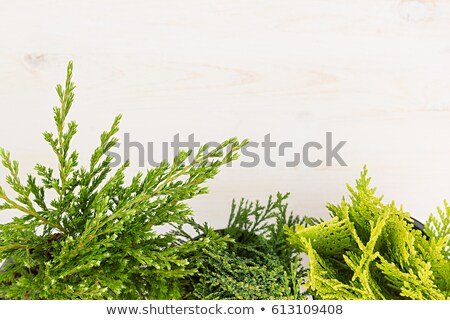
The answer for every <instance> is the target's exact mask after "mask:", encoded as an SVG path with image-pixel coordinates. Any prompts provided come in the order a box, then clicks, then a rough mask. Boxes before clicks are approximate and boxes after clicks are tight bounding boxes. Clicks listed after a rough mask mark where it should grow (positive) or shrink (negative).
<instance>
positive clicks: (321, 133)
mask: <svg viewBox="0 0 450 320" xmlns="http://www.w3.org/2000/svg"><path fill="white" fill-rule="evenodd" d="M69 59H73V60H74V61H75V73H74V78H75V81H76V83H77V96H76V103H75V107H74V110H73V114H72V117H73V118H75V119H77V121H78V122H79V124H80V133H79V135H78V137H77V139H76V140H75V143H76V144H77V147H78V148H79V149H80V151H81V153H82V154H84V155H85V156H86V155H87V154H89V152H90V151H91V150H92V149H93V148H94V147H95V144H96V141H97V136H98V134H99V133H100V131H102V130H103V129H104V128H107V127H108V126H109V125H110V123H111V121H112V119H113V117H114V115H115V114H117V113H122V114H123V116H124V121H123V123H122V132H130V133H131V137H132V139H134V140H138V141H142V142H147V141H155V142H157V143H158V142H162V141H171V139H172V137H173V135H174V134H176V133H180V135H181V136H182V137H183V136H184V137H187V135H188V134H190V133H195V136H196V138H197V139H198V140H200V141H202V142H208V141H210V140H215V141H219V140H222V139H225V138H227V137H230V136H238V137H241V138H250V139H252V140H254V141H258V142H260V141H262V139H263V137H264V135H265V134H267V133H271V136H272V139H273V140H274V141H277V142H283V141H291V142H293V143H294V146H298V147H301V146H302V145H303V144H304V143H305V142H307V141H311V140H317V141H319V142H323V141H324V137H325V132H327V131H331V132H333V135H334V137H335V139H337V140H346V141H348V142H347V144H346V146H345V147H344V148H343V151H342V156H343V158H344V159H345V160H346V162H347V164H348V167H340V166H333V167H325V166H321V167H319V168H306V167H304V166H299V167H296V168H287V167H286V166H285V165H284V163H283V162H279V163H278V166H277V167H276V168H269V167H267V166H265V165H263V164H260V165H259V166H258V167H256V168H251V169H249V168H240V167H237V166H235V167H232V168H227V169H225V170H223V172H222V173H221V174H220V176H219V177H218V178H217V179H216V180H214V181H213V182H212V183H210V185H211V193H210V194H209V195H207V196H203V197H200V198H198V199H196V200H195V201H192V205H193V207H194V208H195V209H196V211H197V214H198V216H199V218H200V219H205V220H206V219H208V220H210V221H213V222H214V223H215V224H216V225H217V226H218V227H221V226H223V224H224V223H225V222H226V217H227V214H228V212H229V207H230V203H231V200H232V199H233V198H235V197H236V198H239V197H241V196H245V197H249V198H251V199H257V198H260V199H265V198H266V197H267V195H269V194H272V193H275V192H276V191H283V192H287V191H290V192H291V198H290V203H291V208H292V209H293V210H294V211H295V212H297V213H308V214H312V215H318V216H323V217H324V216H326V209H325V204H326V202H327V201H331V202H335V201H339V200H340V197H341V196H342V195H343V194H345V193H346V191H345V183H347V182H352V181H353V180H354V179H355V178H356V177H357V175H358V172H359V171H360V170H361V168H362V166H363V165H364V164H367V165H368V167H369V170H370V174H371V175H372V176H374V180H373V181H374V184H375V185H377V187H378V190H379V192H380V193H383V194H385V195H386V198H387V199H389V200H390V199H396V201H397V202H399V203H402V204H404V206H405V208H406V209H408V210H410V211H411V212H413V214H414V215H415V216H416V217H418V218H420V219H425V218H426V217H427V216H428V214H429V213H430V212H431V211H433V210H434V208H435V206H437V205H440V204H441V203H442V200H443V199H444V198H448V199H450V185H449V181H450V168H449V165H448V162H449V157H450V144H449V143H448V140H449V138H450V125H449V124H450V1H444V0H435V1H431V0H429V1H418V0H404V1H398V0H396V1H394V0H389V1H388V0H377V1H373V0H361V1H340V0H336V1H325V0H314V1H312V0H309V1H306V0H285V1H267V0H251V1H240V0H227V1H209V0H203V1H200V0H164V1H161V0H158V1H153V0H151V1H149V0H145V1H144V0H140V1H132V2H125V1H112V0H107V1H106V0H96V1H89V2H85V3H83V2H81V1H72V0H70V1H68V0H66V1H50V0H45V1H23V0H16V1H3V0H2V1H0V84H1V85H0V112H1V118H2V125H1V126H0V145H1V146H3V147H5V148H7V149H9V150H10V151H11V152H12V154H13V156H14V157H15V158H16V159H19V160H20V162H21V165H22V172H27V171H29V170H31V169H32V167H33V166H34V163H35V162H37V161H38V162H42V163H54V160H53V159H51V158H50V156H49V154H50V153H49V149H48V148H47V147H46V146H45V144H44V143H43V141H42V139H41V138H40V133H41V132H42V131H44V130H48V129H49V127H50V126H51V107H52V106H53V105H54V104H55V103H57V99H56V95H55V93H54V90H52V88H53V87H54V86H55V84H56V83H59V82H61V81H62V80H63V79H64V69H65V66H66V64H67V61H68V60H69ZM93 137H95V139H93ZM83 159H84V160H86V157H85V158H83ZM135 164H136V163H135ZM138 169H139V168H137V166H136V165H135V166H134V167H133V168H132V170H131V171H133V172H135V171H137V170H138ZM0 175H2V176H3V175H4V172H3V171H1V173H0ZM9 216H10V213H6V214H3V213H2V215H1V216H0V221H5V219H7V218H9Z"/></svg>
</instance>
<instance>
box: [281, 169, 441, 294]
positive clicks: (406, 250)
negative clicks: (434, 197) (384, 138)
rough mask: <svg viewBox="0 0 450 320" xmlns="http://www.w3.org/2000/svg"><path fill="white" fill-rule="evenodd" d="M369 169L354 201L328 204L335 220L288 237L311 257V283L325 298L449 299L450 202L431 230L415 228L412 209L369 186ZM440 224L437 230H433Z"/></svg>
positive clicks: (298, 229)
mask: <svg viewBox="0 0 450 320" xmlns="http://www.w3.org/2000/svg"><path fill="white" fill-rule="evenodd" d="M369 182H370V178H368V177H367V169H366V168H364V171H363V172H362V173H361V177H360V179H359V180H357V182H356V188H355V189H353V188H351V187H348V189H349V191H350V202H349V203H348V202H347V201H345V199H343V200H342V203H341V204H340V205H328V208H329V210H330V211H331V215H332V217H333V218H332V219H331V220H329V221H326V222H323V223H321V224H318V225H315V226H311V227H305V226H300V225H298V226H297V227H296V228H295V230H292V228H286V233H287V235H288V240H289V241H290V243H291V244H292V245H293V246H294V247H295V248H297V249H298V250H300V251H303V252H306V253H307V254H308V256H309V259H310V263H309V267H310V270H309V272H308V278H309V282H308V283H307V286H308V287H309V289H310V290H311V292H312V294H313V295H314V296H315V297H317V298H320V299H446V298H448V297H450V261H449V260H448V235H449V232H448V231H449V229H448V221H449V216H448V207H447V206H446V209H447V211H446V212H447V215H446V216H445V215H444V214H443V213H442V214H441V219H442V221H443V222H442V223H441V224H439V223H438V222H437V220H435V219H434V218H432V219H431V221H432V222H431V223H430V224H429V227H428V228H427V231H429V230H435V234H428V235H429V238H427V236H425V235H424V234H423V233H422V232H421V231H419V230H416V229H414V227H413V225H412V223H411V222H410V217H409V214H408V213H406V212H404V211H403V210H402V208H397V207H396V206H395V204H394V203H390V204H384V203H383V202H382V197H377V196H375V189H374V188H370V187H369ZM431 228H434V229H431Z"/></svg>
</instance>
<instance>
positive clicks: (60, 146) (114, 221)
mask: <svg viewBox="0 0 450 320" xmlns="http://www.w3.org/2000/svg"><path fill="white" fill-rule="evenodd" d="M71 77H72V63H70V64H69V66H68V70H67V80H66V83H65V85H64V86H61V85H59V86H57V93H58V95H59V99H60V107H55V108H54V120H55V124H56V133H50V132H45V133H44V138H45V140H46V141H47V142H48V143H49V144H50V146H51V148H52V150H53V152H54V153H55V155H56V157H57V159H58V169H57V170H53V169H52V168H48V167H46V166H44V165H40V164H38V165H36V168H35V169H36V174H37V175H36V176H34V175H28V176H27V178H26V180H25V181H22V180H21V179H20V177H19V166H18V163H17V161H13V160H11V158H10V154H9V152H7V151H5V150H3V149H0V156H1V159H2V163H3V166H4V167H5V168H6V169H7V170H8V172H9V175H8V177H7V183H8V184H9V185H10V187H11V188H12V189H13V191H14V192H15V193H16V194H17V196H16V197H15V198H12V197H10V196H8V195H7V194H6V192H5V191H4V189H2V188H0V199H2V200H3V203H1V207H0V208H1V209H15V210H16V211H19V212H21V213H22V215H21V216H19V217H16V218H14V219H13V220H12V221H11V222H9V223H6V224H3V225H0V261H1V260H3V259H5V260H8V263H6V264H5V266H4V267H3V270H2V272H0V298H10V299H172V298H180V297H181V296H182V295H183V292H182V288H181V282H180V279H181V278H183V277H186V276H188V275H192V274H193V273H194V272H195V269H194V267H195V266H191V265H189V264H188V261H187V260H186V259H185V258H184V257H185V256H187V255H188V253H189V252H191V251H195V250H197V249H198V248H197V247H196V245H195V244H192V243H184V244H182V245H178V246H176V245H175V237H174V235H173V234H172V233H158V232H156V229H155V228H156V227H159V226H165V225H169V224H172V223H181V222H182V221H183V220H184V219H185V218H186V217H187V216H189V215H191V213H192V212H191V209H190V208H189V207H188V206H187V204H186V203H185V202H184V200H187V199H191V198H192V197H194V196H196V195H199V194H203V193H205V192H207V188H206V187H204V186H202V184H203V182H205V181H206V180H207V179H211V178H213V177H214V176H215V175H216V174H217V173H218V171H219V167H220V166H222V165H224V164H226V163H229V162H230V161H232V160H233V159H236V157H237V151H238V150H239V149H240V148H241V147H242V145H243V143H245V142H243V143H239V142H238V141H237V140H236V139H230V140H227V141H225V142H224V143H222V144H221V145H220V146H219V147H217V148H215V149H213V150H212V151H209V152H207V151H208V148H207V146H204V147H202V148H200V150H199V152H198V153H197V154H196V155H195V157H194V160H193V161H191V162H190V163H187V161H186V159H187V158H188V156H189V154H190V152H189V151H181V152H180V153H179V155H178V156H177V157H176V158H175V159H174V161H173V163H167V162H164V163H162V164H161V165H160V166H159V167H156V168H154V169H151V170H148V171H147V172H146V173H139V174H137V175H136V176H135V177H134V178H133V179H132V181H131V183H130V184H128V185H126V184H125V182H124V172H125V169H126V168H127V166H128V163H125V164H123V165H122V166H121V167H120V168H118V169H117V170H113V169H112V168H111V166H110V164H111V162H112V160H113V159H112V157H110V156H107V155H106V154H107V152H108V150H110V149H111V148H112V147H113V146H114V145H115V144H116V142H117V139H116V138H115V137H114V136H115V134H116V133H117V131H118V125H119V121H120V116H119V117H117V118H116V119H115V120H114V122H113V124H112V126H111V128H110V129H109V130H108V131H105V132H104V133H102V135H101V137H100V144H99V146H98V147H97V148H96V149H95V150H94V152H93V154H92V156H91V159H90V163H89V165H88V166H87V167H83V166H81V165H80V164H79V163H78V153H77V152H76V151H73V150H71V148H70V142H71V140H72V138H73V136H74V135H75V133H76V132H77V125H76V123H75V122H67V116H68V113H69V111H70V108H71V106H72V102H73V98H74V88H75V86H74V84H73V82H72V81H71ZM225 150H226V152H224V151H225Z"/></svg>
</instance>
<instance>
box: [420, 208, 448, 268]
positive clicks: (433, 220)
mask: <svg viewBox="0 0 450 320" xmlns="http://www.w3.org/2000/svg"><path fill="white" fill-rule="evenodd" d="M437 211H438V217H435V216H434V215H432V214H431V215H430V217H429V218H428V221H427V222H426V223H425V232H426V233H427V235H429V236H430V237H431V238H433V239H434V240H435V241H444V242H445V247H444V250H443V253H444V255H445V257H446V258H447V260H448V259H450V206H449V205H448V203H447V201H445V202H444V210H442V209H441V208H439V207H438V208H437Z"/></svg>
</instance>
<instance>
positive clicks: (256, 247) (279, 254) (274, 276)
mask: <svg viewBox="0 0 450 320" xmlns="http://www.w3.org/2000/svg"><path fill="white" fill-rule="evenodd" d="M287 197H288V194H285V195H282V194H277V196H276V198H275V200H274V199H272V197H270V198H269V200H268V202H267V204H266V205H265V206H264V205H261V204H260V203H259V202H258V201H257V202H255V203H253V202H249V201H244V200H241V201H240V203H239V204H236V203H235V202H234V201H233V205H232V210H231V215H230V219H229V223H228V226H227V228H225V229H224V230H222V231H214V230H212V229H211V228H209V227H208V225H203V226H201V225H198V224H196V223H195V222H194V221H192V220H191V221H190V224H191V225H192V226H194V228H195V229H196V231H197V233H198V234H199V235H200V236H199V240H198V241H197V242H201V243H203V244H204V246H203V247H202V248H201V250H199V251H198V252H195V253H192V254H191V255H190V256H189V261H192V263H193V264H195V265H196V267H197V269H198V273H196V274H194V275H193V276H191V277H190V278H189V279H190V281H189V282H188V283H187V284H186V285H187V288H188V289H187V290H186V291H187V292H188V293H189V294H188V296H187V297H186V298H193V299H246V300H251V299H252V300H254V299H303V298H304V295H303V294H302V293H300V284H301V280H302V278H303V276H304V274H305V271H304V269H303V268H302V267H301V265H300V257H299V256H298V254H294V252H293V251H292V249H290V248H289V247H288V246H287V245H286V244H287V242H286V238H285V235H284V231H283V227H284V225H286V224H287V225H289V226H294V225H295V224H308V223H313V222H314V220H312V219H307V218H303V219H300V218H299V217H294V216H293V215H292V214H288V213H287V205H286V204H285V200H286V198H287ZM187 237H188V236H187Z"/></svg>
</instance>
